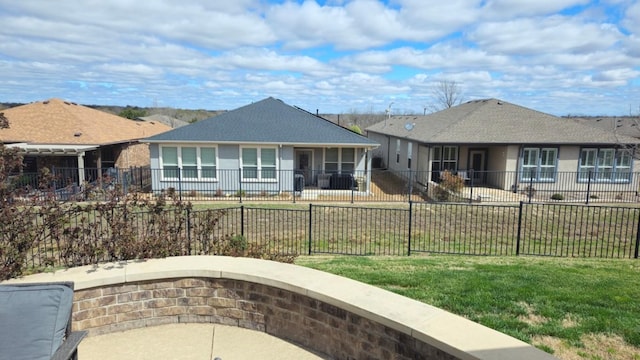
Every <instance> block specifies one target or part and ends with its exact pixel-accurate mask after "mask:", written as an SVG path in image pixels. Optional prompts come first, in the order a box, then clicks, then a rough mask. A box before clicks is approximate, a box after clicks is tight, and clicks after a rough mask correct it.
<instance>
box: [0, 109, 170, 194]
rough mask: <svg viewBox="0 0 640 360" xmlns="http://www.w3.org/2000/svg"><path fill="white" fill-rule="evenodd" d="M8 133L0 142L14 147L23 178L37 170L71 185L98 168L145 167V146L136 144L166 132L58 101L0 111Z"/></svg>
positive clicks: (0, 136) (95, 173)
mask: <svg viewBox="0 0 640 360" xmlns="http://www.w3.org/2000/svg"><path fill="white" fill-rule="evenodd" d="M2 112H3V113H4V116H5V117H6V118H7V120H8V121H9V128H7V129H0V143H3V144H4V145H5V146H8V147H15V148H19V149H20V150H21V152H22V153H23V155H24V163H25V168H24V169H23V172H25V173H37V172H38V171H39V169H41V168H42V167H48V168H49V169H51V168H53V167H55V168H61V169H73V170H72V171H71V170H69V176H70V177H72V178H73V179H72V180H73V182H77V183H78V184H82V183H84V182H85V181H93V180H96V177H97V176H100V175H101V174H102V170H101V169H107V168H130V167H137V166H148V165H149V145H148V144H146V143H141V142H140V139H143V138H146V137H148V136H152V135H155V134H159V133H161V132H164V131H168V130H171V127H169V126H168V125H165V124H161V123H157V122H152V121H133V120H129V119H125V118H123V117H120V116H116V115H112V114H109V113H106V112H103V111H99V110H95V109H92V108H90V107H86V106H82V105H78V104H76V103H73V102H68V101H63V100H60V99H50V100H45V101H38V102H33V103H29V104H25V105H22V106H16V107H13V108H9V109H5V110H3V111H2Z"/></svg>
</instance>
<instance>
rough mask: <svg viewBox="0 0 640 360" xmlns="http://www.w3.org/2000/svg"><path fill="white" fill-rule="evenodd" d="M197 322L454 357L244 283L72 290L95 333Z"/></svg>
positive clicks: (372, 350) (174, 282)
mask: <svg viewBox="0 0 640 360" xmlns="http://www.w3.org/2000/svg"><path fill="white" fill-rule="evenodd" d="M202 322H205V323H216V324H224V325H233V326H239V327H243V328H248V329H253V330H258V331H265V332H266V333H268V334H270V335H273V336H276V337H278V338H281V339H284V340H288V341H291V342H294V343H297V344H300V345H302V346H304V347H306V348H308V349H311V350H314V351H317V352H319V353H323V354H326V355H329V356H330V357H332V358H335V359H443V360H453V359H457V358H456V357H454V356H452V355H449V354H447V353H445V352H443V351H441V350H439V349H437V348H435V347H433V346H431V345H428V344H426V343H424V342H422V341H419V340H417V339H415V338H413V337H411V336H410V335H407V334H404V333H402V332H399V331H397V330H394V329H391V328H389V327H386V326H384V325H381V324H379V323H377V322H374V321H371V320H369V319H367V318H364V317H362V316H359V315H356V314H353V313H351V312H349V311H345V310H343V309H340V308H338V307H336V306H333V305H330V304H327V303H325V302H322V301H319V300H317V299H313V298H311V297H308V296H305V295H301V294H297V293H294V292H291V291H287V290H283V289H279V288H275V287H271V286H267V285H262V284H256V283H251V282H246V281H240V280H230V279H218V278H180V279H168V280H161V281H148V282H139V283H127V284H119V285H109V286H104V287H98V288H91V289H85V290H77V291H76V292H75V298H74V312H73V327H74V330H88V331H89V333H90V334H92V335H97V334H104V333H109V332H113V331H120V330H127V329H134V328H140V327H145V326H154V325H162V324H170V323H202Z"/></svg>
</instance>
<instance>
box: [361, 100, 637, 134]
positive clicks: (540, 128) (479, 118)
mask: <svg viewBox="0 0 640 360" xmlns="http://www.w3.org/2000/svg"><path fill="white" fill-rule="evenodd" d="M414 123H415V125H413V124H414ZM407 124H410V125H408V126H407ZM367 131H371V132H377V133H381V134H387V135H392V136H396V137H402V138H408V139H413V140H416V141H420V142H424V143H432V144H446V143H453V144H576V145H587V144H592V145H596V144H619V143H626V144H637V143H639V142H640V141H639V140H638V139H634V138H631V137H626V136H616V135H615V134H613V133H611V132H607V131H603V130H601V129H597V128H594V127H591V126H586V125H584V124H580V123H578V122H576V121H574V120H572V119H564V118H560V117H557V116H553V115H549V114H545V113H542V112H539V111H536V110H532V109H528V108H525V107H522V106H519V105H515V104H511V103H508V102H506V101H502V100H498V99H485V100H473V101H469V102H466V103H464V104H461V105H458V106H455V107H452V108H449V109H446V110H442V111H439V112H436V113H433V114H429V115H426V116H394V117H391V118H390V119H388V120H386V121H382V122H380V123H378V124H375V125H373V126H370V127H368V128H367Z"/></svg>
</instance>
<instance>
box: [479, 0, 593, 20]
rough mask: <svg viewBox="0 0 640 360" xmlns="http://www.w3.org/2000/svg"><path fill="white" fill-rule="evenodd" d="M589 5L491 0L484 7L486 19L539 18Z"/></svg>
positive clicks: (576, 0) (580, 0)
mask: <svg viewBox="0 0 640 360" xmlns="http://www.w3.org/2000/svg"><path fill="white" fill-rule="evenodd" d="M588 3H589V0H489V1H487V4H486V5H485V7H484V17H485V18H486V19H512V18H514V17H520V16H524V17H537V16H540V15H550V14H554V13H556V12H558V11H561V10H564V9H567V8H572V7H575V6H580V5H586V4H588Z"/></svg>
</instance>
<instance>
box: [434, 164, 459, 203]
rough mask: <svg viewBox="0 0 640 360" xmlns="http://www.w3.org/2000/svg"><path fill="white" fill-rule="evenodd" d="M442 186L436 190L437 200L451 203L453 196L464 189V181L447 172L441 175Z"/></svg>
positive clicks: (439, 185)
mask: <svg viewBox="0 0 640 360" xmlns="http://www.w3.org/2000/svg"><path fill="white" fill-rule="evenodd" d="M440 180H441V181H440V184H438V186H437V187H436V188H435V190H434V193H435V197H436V200H438V201H449V200H450V199H451V197H452V196H453V195H457V194H459V193H460V191H462V189H463V188H464V179H462V178H461V177H459V176H457V175H453V174H452V173H451V172H450V171H449V170H445V171H443V172H442V174H441V175H440Z"/></svg>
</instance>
